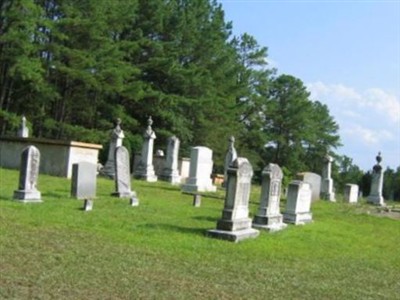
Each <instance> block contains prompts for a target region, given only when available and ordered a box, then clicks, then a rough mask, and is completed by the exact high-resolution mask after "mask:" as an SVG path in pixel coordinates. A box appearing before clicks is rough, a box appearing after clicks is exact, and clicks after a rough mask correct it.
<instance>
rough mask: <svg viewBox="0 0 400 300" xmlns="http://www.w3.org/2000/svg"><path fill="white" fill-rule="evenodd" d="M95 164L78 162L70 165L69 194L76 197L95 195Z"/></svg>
mask: <svg viewBox="0 0 400 300" xmlns="http://www.w3.org/2000/svg"><path fill="white" fill-rule="evenodd" d="M96 173H97V165H96V164H92V163H90V162H85V161H82V162H79V163H76V164H73V165H72V179H71V196H72V197H74V198H78V199H84V198H95V197H96V179H97V177H96Z"/></svg>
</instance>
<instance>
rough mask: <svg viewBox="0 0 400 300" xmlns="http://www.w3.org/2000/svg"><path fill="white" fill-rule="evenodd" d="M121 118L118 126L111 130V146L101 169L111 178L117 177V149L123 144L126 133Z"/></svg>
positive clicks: (117, 121)
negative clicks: (115, 159)
mask: <svg viewBox="0 0 400 300" xmlns="http://www.w3.org/2000/svg"><path fill="white" fill-rule="evenodd" d="M120 125H121V119H117V120H116V126H115V128H114V130H113V131H112V132H111V140H110V148H109V149H108V158H107V162H106V164H105V165H104V168H103V169H102V170H101V173H102V174H103V175H106V176H108V177H110V178H114V177H115V161H114V158H115V149H117V148H118V147H121V146H122V140H123V139H124V137H125V135H124V132H123V130H122V129H121V127H120Z"/></svg>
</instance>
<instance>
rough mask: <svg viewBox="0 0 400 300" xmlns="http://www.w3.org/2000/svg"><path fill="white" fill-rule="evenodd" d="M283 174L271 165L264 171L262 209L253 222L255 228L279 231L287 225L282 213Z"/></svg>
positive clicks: (260, 208) (276, 166)
mask: <svg viewBox="0 0 400 300" xmlns="http://www.w3.org/2000/svg"><path fill="white" fill-rule="evenodd" d="M282 178H283V173H282V170H281V168H280V167H279V166H278V165H277V164H269V165H268V166H266V167H265V168H264V170H263V171H262V184H261V196H260V207H259V210H258V213H257V215H256V216H255V217H254V220H253V227H255V228H259V229H266V230H270V231H278V230H281V229H283V228H285V227H286V226H287V225H286V224H284V223H283V221H282V220H283V217H282V214H281V213H280V207H279V204H280V200H281V185H282Z"/></svg>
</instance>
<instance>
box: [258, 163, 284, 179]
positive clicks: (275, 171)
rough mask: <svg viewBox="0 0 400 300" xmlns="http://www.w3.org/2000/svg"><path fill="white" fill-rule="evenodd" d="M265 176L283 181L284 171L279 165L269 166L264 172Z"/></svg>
mask: <svg viewBox="0 0 400 300" xmlns="http://www.w3.org/2000/svg"><path fill="white" fill-rule="evenodd" d="M262 174H263V175H268V176H270V177H271V178H276V179H282V178H283V173H282V169H281V168H280V167H279V165H277V164H272V163H270V164H268V165H267V166H266V167H265V168H264V170H263V171H262Z"/></svg>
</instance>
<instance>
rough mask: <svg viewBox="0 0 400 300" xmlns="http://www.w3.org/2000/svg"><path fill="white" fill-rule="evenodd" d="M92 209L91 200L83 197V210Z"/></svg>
mask: <svg viewBox="0 0 400 300" xmlns="http://www.w3.org/2000/svg"><path fill="white" fill-rule="evenodd" d="M92 209H93V200H91V199H85V201H84V202H83V210H84V211H91V210H92Z"/></svg>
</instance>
